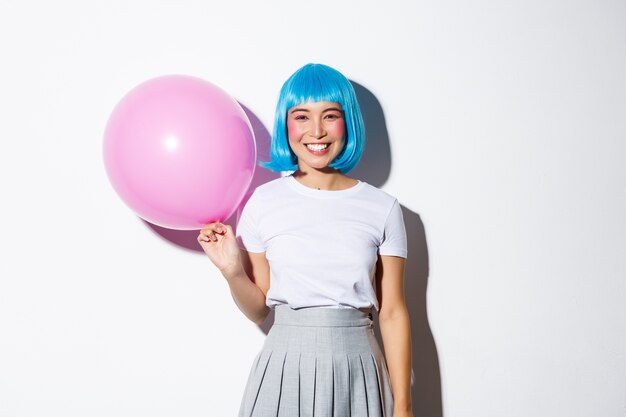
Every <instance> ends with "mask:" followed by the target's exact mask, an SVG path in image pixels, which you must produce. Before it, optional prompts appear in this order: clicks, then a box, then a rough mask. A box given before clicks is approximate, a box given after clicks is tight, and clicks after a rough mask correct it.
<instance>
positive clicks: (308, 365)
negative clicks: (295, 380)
mask: <svg viewBox="0 0 626 417" xmlns="http://www.w3.org/2000/svg"><path fill="white" fill-rule="evenodd" d="M316 361H317V358H316V357H315V356H309V355H306V356H305V355H302V356H301V357H300V374H299V376H300V379H299V380H300V401H299V402H300V417H313V407H314V405H315V380H316V376H315V371H316V369H317V367H316V366H315V362H316Z"/></svg>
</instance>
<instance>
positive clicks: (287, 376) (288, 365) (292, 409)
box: [278, 352, 300, 417]
mask: <svg viewBox="0 0 626 417" xmlns="http://www.w3.org/2000/svg"><path fill="white" fill-rule="evenodd" d="M299 414H300V353H297V352H295V353H289V352H288V353H287V356H286V357H285V366H284V368H283V384H282V389H281V392H280V403H279V405H278V417H297V416H298V415H299Z"/></svg>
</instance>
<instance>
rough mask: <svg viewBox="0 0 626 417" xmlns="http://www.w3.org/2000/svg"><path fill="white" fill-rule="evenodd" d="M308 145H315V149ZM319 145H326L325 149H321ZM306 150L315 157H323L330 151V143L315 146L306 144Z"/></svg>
mask: <svg viewBox="0 0 626 417" xmlns="http://www.w3.org/2000/svg"><path fill="white" fill-rule="evenodd" d="M307 145H314V146H313V147H309V146H307ZM319 145H325V147H321V146H319ZM304 146H305V147H306V149H307V150H308V151H309V152H311V153H312V154H313V155H323V154H325V153H326V152H328V150H329V149H330V143H315V144H305V145H304Z"/></svg>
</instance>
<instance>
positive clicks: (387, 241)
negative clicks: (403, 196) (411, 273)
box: [378, 199, 407, 258]
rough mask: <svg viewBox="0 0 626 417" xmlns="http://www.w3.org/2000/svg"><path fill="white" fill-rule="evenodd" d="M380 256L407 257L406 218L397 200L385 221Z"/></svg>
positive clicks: (379, 248) (379, 250)
mask: <svg viewBox="0 0 626 417" xmlns="http://www.w3.org/2000/svg"><path fill="white" fill-rule="evenodd" d="M378 253H379V254H380V255H388V256H400V257H402V258H406V257H407V240H406V229H405V228H404V218H403V216H402V208H401V207H400V204H399V203H398V199H395V200H394V202H393V206H392V207H391V210H390V212H389V215H388V216H387V220H386V221H385V229H384V232H383V237H382V242H381V243H380V245H379V247H378Z"/></svg>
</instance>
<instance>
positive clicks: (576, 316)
mask: <svg viewBox="0 0 626 417" xmlns="http://www.w3.org/2000/svg"><path fill="white" fill-rule="evenodd" d="M625 21H626V4H625V3H624V2H621V1H595V2H592V1H573V2H572V1H564V0H560V1H548V2H546V1H536V0H533V1H528V0H526V1H521V0H518V1H509V2H490V1H476V2H464V1H459V0H456V1H438V2H430V3H426V2H408V1H407V2H395V3H393V2H391V3H388V4H385V5H384V6H383V4H382V3H380V2H373V1H344V2H335V1H319V2H313V3H310V2H309V3H297V2H291V1H275V2H254V1H245V2H244V1H234V2H217V1H215V2H209V1H191V0H188V1H176V2H174V1H166V2H149V1H145V0H144V1H135V2H125V1H110V0H109V1H91V2H79V1H57V2H44V1H38V2H36V1H31V2H29V1H25V2H16V1H5V2H3V3H2V4H1V5H0V48H1V49H0V54H1V57H2V65H1V66H0V73H1V77H0V112H1V117H0V124H1V125H0V127H1V128H0V132H1V133H2V148H1V150H0V181H1V187H2V188H1V190H2V191H1V195H2V205H1V207H2V209H1V210H2V211H1V216H0V222H1V223H0V225H1V229H0V233H1V236H2V260H1V261H0V416H3V417H17V416H63V417H70V416H81V417H82V416H86V415H87V416H92V417H96V416H113V415H115V416H118V417H122V416H133V417H134V416H151V417H159V416H188V417H192V416H206V415H211V416H214V415H215V416H218V415H219V416H234V415H236V412H237V409H238V406H239V401H240V398H241V395H242V393H243V388H244V384H245V379H246V377H247V375H248V371H249V367H250V365H251V363H252V359H253V357H254V355H255V354H256V353H257V351H258V350H259V349H260V346H261V344H262V343H263V338H264V333H263V332H262V331H261V330H260V329H259V328H258V327H257V326H256V325H254V324H253V323H251V322H249V321H247V319H245V317H244V316H243V315H242V314H241V313H240V312H239V310H238V309H237V308H236V306H235V305H234V303H233V302H232V299H231V297H230V294H229V292H228V287H227V285H226V284H225V282H224V281H223V279H222V277H221V275H219V273H218V272H217V271H216V270H215V269H214V267H213V266H212V264H211V263H210V261H209V260H208V258H206V256H205V255H204V254H203V253H201V252H198V251H197V250H194V249H193V237H192V238H191V239H190V238H189V235H184V234H174V235H168V234H167V233H166V232H165V231H163V230H158V229H155V228H153V227H150V226H149V225H147V224H146V223H144V222H143V221H142V220H140V219H139V218H137V217H136V216H135V215H134V214H133V213H132V212H131V211H130V209H128V208H127V207H126V206H125V205H124V204H123V203H122V202H121V200H120V199H119V198H118V196H117V195H116V194H115V192H114V190H113V188H112V187H111V185H110V184H109V182H108V179H107V178H106V175H105V172H104V166H103V163H102V157H101V147H102V134H103V129H104V126H105V124H106V120H107V118H108V116H109V114H110V112H111V111H112V109H113V107H114V105H115V104H116V103H117V101H118V100H119V99H121V97H122V96H123V95H124V94H125V93H126V92H127V91H128V90H130V89H131V88H132V87H134V86H135V85H137V84H139V83H140V82H142V81H145V80H147V79H149V78H152V77H155V76H159V75H166V74H175V73H177V74H189V75H194V76H198V77H202V78H204V79H206V80H208V81H211V82H213V83H215V84H217V85H219V86H221V87H222V88H224V89H225V90H226V91H228V92H229V93H230V94H231V95H232V96H233V97H235V98H236V99H237V100H239V101H240V102H241V103H242V104H244V105H246V106H247V107H248V109H249V110H250V112H251V113H253V114H254V115H255V116H256V117H257V118H258V121H259V125H260V127H259V126H257V127H258V129H259V132H262V130H263V129H262V125H264V126H265V128H268V129H269V128H270V127H271V122H272V117H273V110H274V106H275V100H276V96H277V94H278V89H279V88H280V86H281V84H282V82H283V81H284V80H285V79H286V77H287V76H288V75H290V74H291V73H292V72H293V71H294V70H295V69H297V68H298V67H300V66H301V65H303V64H304V63H306V62H323V63H327V64H329V65H331V66H334V67H336V68H337V69H339V70H341V71H342V72H343V73H344V74H346V75H347V76H348V77H349V78H350V79H351V80H353V81H354V82H355V83H357V84H358V85H360V86H361V87H362V88H361V89H360V91H361V94H362V95H363V96H364V97H366V98H367V99H368V100H369V101H368V105H367V108H368V109H369V110H370V123H371V125H372V126H373V127H374V128H375V129H373V130H374V131H375V132H376V133H377V135H378V138H377V140H379V141H378V142H375V141H373V142H372V143H374V145H373V146H375V147H377V149H381V150H383V152H382V154H381V155H382V156H381V161H382V165H380V166H377V165H376V164H375V163H374V162H375V161H376V158H375V157H374V156H371V157H370V159H369V160H368V161H369V163H368V165H367V166H364V167H360V168H359V169H360V170H359V171H358V173H359V175H360V176H362V178H361V179H363V180H365V181H368V182H370V183H372V184H375V185H377V186H380V187H381V188H382V189H384V190H386V191H387V192H389V193H391V194H393V195H395V196H397V197H398V199H399V200H400V202H401V204H402V205H403V207H404V213H405V216H406V219H407V232H408V233H409V237H410V248H409V257H410V261H409V263H408V268H407V288H408V291H407V300H408V302H409V304H410V306H411V311H412V319H413V320H414V323H413V329H414V334H413V341H414V344H415V348H414V356H418V357H414V362H415V363H416V366H415V372H416V381H417V384H416V386H415V387H414V401H415V403H416V404H415V415H416V417H417V416H434V417H439V416H442V415H445V416H446V417H468V416H469V417H474V416H475V417H514V416H520V417H528V416H532V417H535V416H537V417H540V416H541V417H543V416H545V417H553V416H565V415H567V416H569V417H587V416H594V417H595V416H603V417H624V416H625V415H626V396H625V395H626V394H625V393H626V312H625V311H626V310H625V308H624V301H625V300H626V279H625V278H626V273H625V271H626V261H625V260H624V259H625V258H624V254H625V253H626V193H625V192H624V186H625V183H626V181H625V180H626V164H625V163H624V162H625V155H626V144H625V139H626V117H625V116H626V82H625V81H624V80H625V78H624V74H626V49H625V48H624V45H625V44H626V25H624V22H625ZM261 124H262V125H261ZM376 143H377V144H376ZM370 155H373V153H372V151H371V150H370ZM381 166H382V168H380V167H381ZM377 169H382V171H380V170H377ZM426 302H427V303H426Z"/></svg>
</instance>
